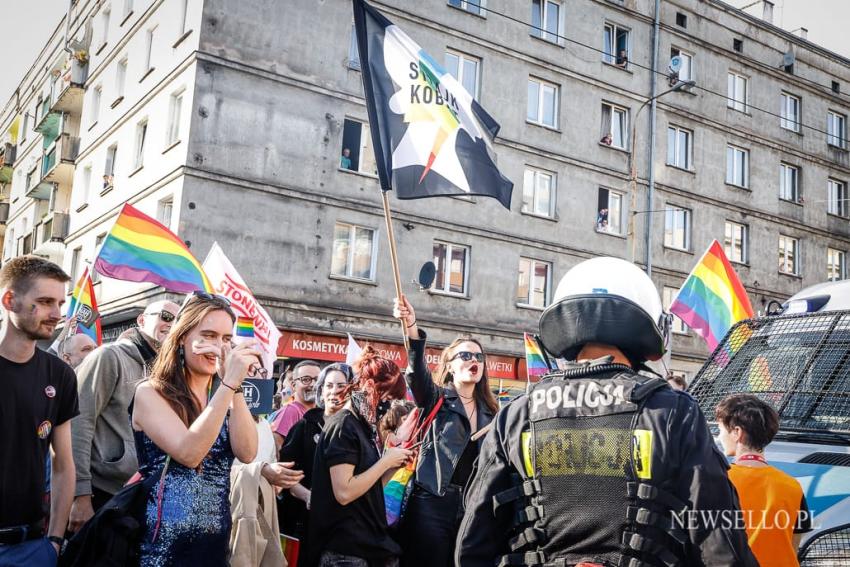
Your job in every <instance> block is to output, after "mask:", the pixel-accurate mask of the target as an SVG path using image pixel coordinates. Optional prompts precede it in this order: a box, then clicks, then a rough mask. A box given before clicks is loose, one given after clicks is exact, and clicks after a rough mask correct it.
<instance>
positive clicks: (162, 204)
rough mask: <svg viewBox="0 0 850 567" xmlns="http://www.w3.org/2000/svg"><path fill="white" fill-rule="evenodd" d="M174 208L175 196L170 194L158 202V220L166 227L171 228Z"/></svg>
mask: <svg viewBox="0 0 850 567" xmlns="http://www.w3.org/2000/svg"><path fill="white" fill-rule="evenodd" d="M173 210H174V197H172V196H170V195H169V196H168V197H166V198H165V199H162V200H160V201H159V202H157V204H156V220H158V221H159V222H160V224H162V225H163V226H165V227H166V228H171V214H172V212H173Z"/></svg>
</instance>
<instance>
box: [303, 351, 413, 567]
mask: <svg viewBox="0 0 850 567" xmlns="http://www.w3.org/2000/svg"><path fill="white" fill-rule="evenodd" d="M354 373H355V375H356V376H357V382H355V383H354V384H353V385H352V386H351V388H350V398H349V399H348V401H347V402H346V403H345V406H344V407H343V409H342V410H340V411H339V412H337V413H336V414H335V415H333V416H331V417H329V418H328V419H327V420H326V422H325V428H324V430H323V431H322V434H321V436H320V437H319V442H318V446H317V448H316V458H315V460H314V463H313V487H312V498H311V505H310V535H309V539H310V542H312V543H313V545H311V558H310V559H311V561H313V562H315V561H317V560H318V562H319V565H320V567H337V566H342V565H344V566H346V567H395V566H397V565H398V560H399V556H400V555H401V547H399V545H398V544H397V543H396V542H395V541H394V540H393V538H392V537H391V536H390V532H389V527H388V526H387V515H386V508H385V505H384V491H383V482H382V481H383V480H384V479H385V477H386V480H389V476H391V475H392V473H393V472H395V470H396V469H397V468H398V467H400V466H403V465H404V464H405V463H407V462H408V460H409V459H410V458H412V456H413V451H410V450H408V449H401V448H394V449H387V450H385V451H384V452H383V455H381V453H380V452H379V450H378V446H377V444H376V441H377V431H376V427H377V421H378V418H377V410H378V404H379V403H380V402H381V401H387V400H393V399H399V398H403V397H404V394H405V385H404V379H403V378H402V376H401V370H399V368H398V366H396V364H395V363H394V362H393V361H391V360H389V359H386V358H383V357H381V356H379V355H378V353H377V352H375V350H374V349H373V348H372V347H371V346H367V347H366V348H365V349H363V352H362V353H361V355H360V357H359V358H358V359H357V362H355V364H354Z"/></svg>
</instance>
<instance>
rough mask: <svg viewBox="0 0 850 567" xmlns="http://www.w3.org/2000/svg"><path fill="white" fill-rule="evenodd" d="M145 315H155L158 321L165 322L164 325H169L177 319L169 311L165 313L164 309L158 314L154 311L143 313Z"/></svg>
mask: <svg viewBox="0 0 850 567" xmlns="http://www.w3.org/2000/svg"><path fill="white" fill-rule="evenodd" d="M145 315H155V316H157V317H159V318H160V319H162V320H163V321H165V322H166V323H171V322H172V321H174V319H176V318H177V315H175V314H174V313H172V312H171V311H166V310H165V309H163V310H162V311H159V312H157V311H154V312H153V313H145Z"/></svg>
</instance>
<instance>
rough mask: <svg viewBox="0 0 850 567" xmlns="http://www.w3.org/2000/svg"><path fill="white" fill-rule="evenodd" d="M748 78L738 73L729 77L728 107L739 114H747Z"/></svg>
mask: <svg viewBox="0 0 850 567" xmlns="http://www.w3.org/2000/svg"><path fill="white" fill-rule="evenodd" d="M747 82H748V79H747V77H745V76H743V75H739V74H737V73H729V75H728V76H727V87H728V88H727V91H726V97H727V99H726V106H728V107H729V108H731V109H733V110H737V111H739V112H747Z"/></svg>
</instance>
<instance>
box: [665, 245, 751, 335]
mask: <svg viewBox="0 0 850 567" xmlns="http://www.w3.org/2000/svg"><path fill="white" fill-rule="evenodd" d="M670 312H671V313H673V314H675V315H678V316H679V318H680V319H681V320H682V321H684V322H685V323H686V324H687V325H688V326H689V327H691V328H692V329H693V330H694V331H696V333H697V334H698V335H700V336H701V337H702V338H703V339H704V340H705V342H706V344H708V348H709V350H711V351H714V349H715V348H717V345H718V343H720V341H721V340H722V339H723V337H724V336H725V335H726V333H727V332H728V331H729V329H730V328H731V327H732V325H734V324H735V323H737V322H738V321H742V320H744V319H749V318H751V317H752V316H753V307H752V305H750V298H749V297H748V296H747V291H746V290H745V289H744V286H743V285H742V284H741V280H740V279H738V274H736V273H735V270H734V269H732V265H731V264H730V263H729V260H728V258H726V254H725V253H724V252H723V247H722V246H721V245H720V243H719V242H718V241H717V240H715V241H714V242H712V243H711V246H709V247H708V250H706V251H705V254H703V255H702V258H700V260H699V262H697V265H696V266H694V269H693V270H692V271H691V274H690V275H689V276H688V279H687V280H685V283H684V285H682V288H681V289H680V290H679V293H678V294H677V295H676V298H675V299H674V300H673V302H672V303H671V304H670Z"/></svg>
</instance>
